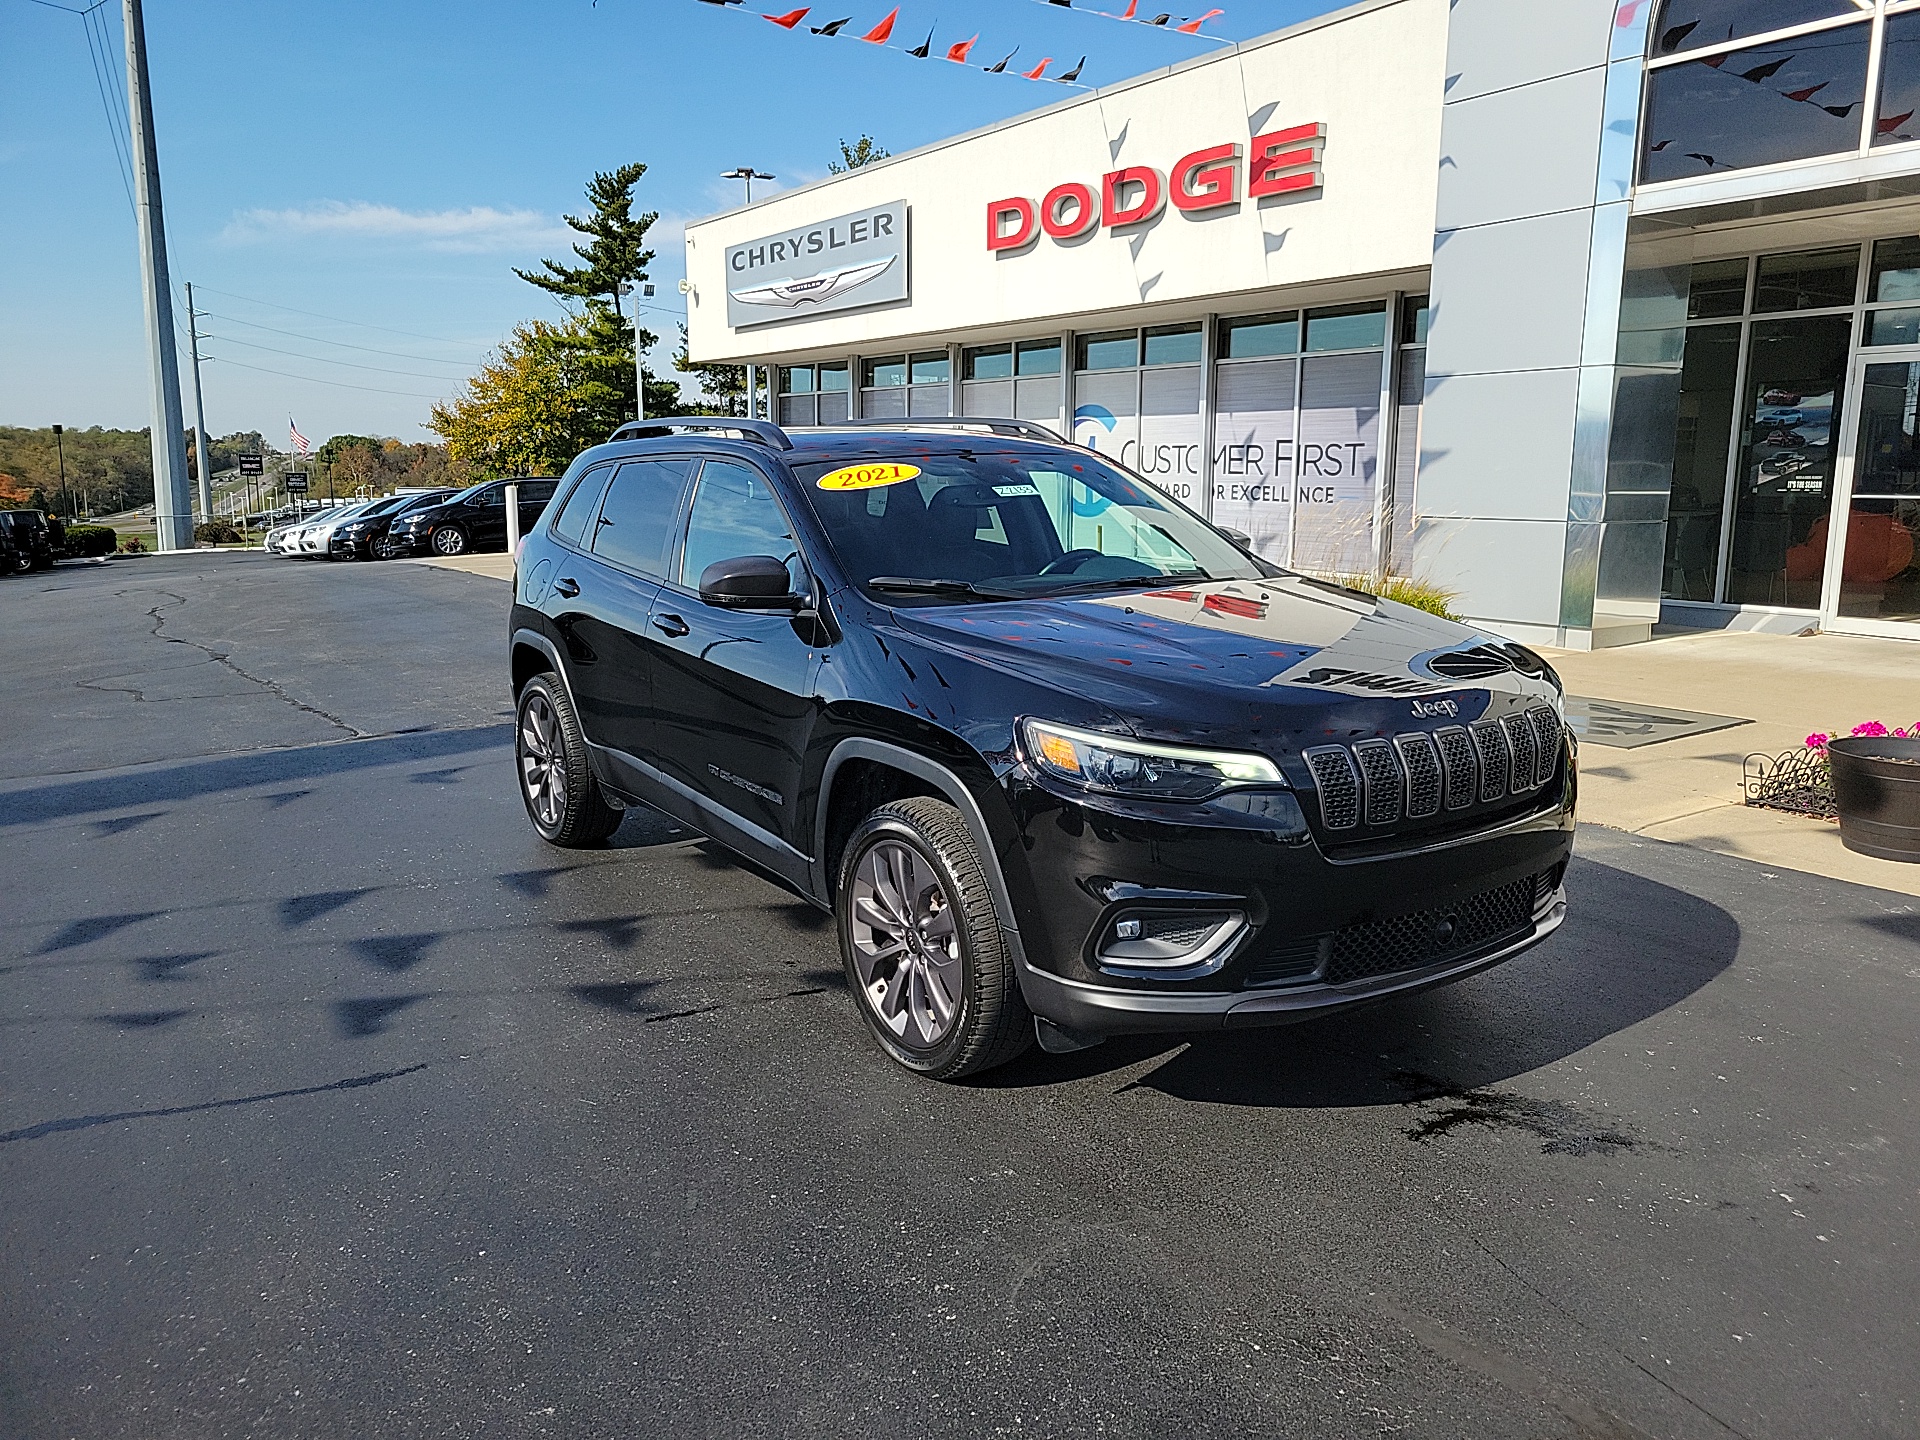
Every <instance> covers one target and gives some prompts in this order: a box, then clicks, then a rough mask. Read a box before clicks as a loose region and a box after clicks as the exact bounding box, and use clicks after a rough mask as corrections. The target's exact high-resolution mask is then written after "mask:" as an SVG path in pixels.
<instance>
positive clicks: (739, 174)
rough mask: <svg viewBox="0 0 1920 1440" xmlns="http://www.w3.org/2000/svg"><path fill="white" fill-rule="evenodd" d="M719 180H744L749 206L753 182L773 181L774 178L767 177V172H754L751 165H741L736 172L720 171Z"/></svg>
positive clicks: (751, 201)
mask: <svg viewBox="0 0 1920 1440" xmlns="http://www.w3.org/2000/svg"><path fill="white" fill-rule="evenodd" d="M720 178H721V179H722V180H744V181H746V183H747V204H749V205H751V204H752V203H753V182H754V181H756V180H772V179H774V178H775V177H774V176H772V175H769V174H767V172H766V171H764V170H756V169H754V168H753V167H752V166H751V165H742V166H740V167H739V168H738V169H737V170H723V171H721V172H720Z"/></svg>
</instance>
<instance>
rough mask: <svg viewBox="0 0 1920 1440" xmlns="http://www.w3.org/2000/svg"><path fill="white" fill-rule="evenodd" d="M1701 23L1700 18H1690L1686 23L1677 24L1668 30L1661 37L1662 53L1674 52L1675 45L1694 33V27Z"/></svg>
mask: <svg viewBox="0 0 1920 1440" xmlns="http://www.w3.org/2000/svg"><path fill="white" fill-rule="evenodd" d="M1699 23H1700V22H1699V21H1698V20H1689V21H1688V22H1687V23H1686V24H1684V25H1676V26H1674V27H1673V28H1672V29H1671V30H1669V31H1667V33H1666V34H1664V35H1662V36H1661V37H1660V53H1661V54H1662V55H1666V54H1670V53H1672V50H1673V47H1674V46H1676V45H1678V44H1679V43H1680V42H1681V41H1682V40H1684V39H1686V38H1687V36H1689V35H1691V34H1692V33H1693V27H1694V26H1696V25H1698V24H1699Z"/></svg>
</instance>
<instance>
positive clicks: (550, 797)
mask: <svg viewBox="0 0 1920 1440" xmlns="http://www.w3.org/2000/svg"><path fill="white" fill-rule="evenodd" d="M519 749H520V786H521V788H522V789H523V790H525V791H526V795H527V808H528V809H530V810H531V811H533V813H534V817H535V818H536V819H538V820H539V822H540V824H541V825H542V826H543V827H544V828H545V829H548V830H557V829H558V828H559V826H560V821H561V818H562V817H563V816H564V815H565V814H566V813H567V764H566V757H565V755H564V754H563V753H562V751H561V745H560V718H559V716H557V715H555V714H554V713H553V706H552V705H550V704H549V703H548V702H547V697H546V696H544V695H541V694H538V693H535V694H532V695H529V696H528V697H527V701H526V704H524V705H522V706H521V707H520V746H519Z"/></svg>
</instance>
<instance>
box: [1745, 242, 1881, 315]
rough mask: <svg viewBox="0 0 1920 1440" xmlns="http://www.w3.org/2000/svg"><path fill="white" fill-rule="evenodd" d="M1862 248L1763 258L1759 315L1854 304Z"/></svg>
mask: <svg viewBox="0 0 1920 1440" xmlns="http://www.w3.org/2000/svg"><path fill="white" fill-rule="evenodd" d="M1859 273H1860V247H1859V246H1857V245H1848V246H1846V247H1845V248H1843V249H1838V250H1798V251H1794V252H1791V253H1789V254H1786V255H1762V256H1761V257H1760V274H1759V276H1758V278H1756V279H1755V281H1754V286H1753V309H1754V313H1755V314H1762V313H1764V312H1766V311H1770V310H1826V309H1831V308H1832V307H1834V306H1837V305H1851V304H1853V280H1854V276H1856V275H1858V274H1859Z"/></svg>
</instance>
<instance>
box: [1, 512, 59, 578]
mask: <svg viewBox="0 0 1920 1440" xmlns="http://www.w3.org/2000/svg"><path fill="white" fill-rule="evenodd" d="M0 529H5V530H6V532H7V538H8V539H10V540H11V541H12V542H13V547H12V548H13V555H12V557H11V563H12V565H13V568H14V569H15V570H17V571H23V572H24V571H27V570H51V569H52V568H53V552H54V539H53V527H52V526H51V525H50V524H48V523H47V517H46V515H45V514H44V513H42V512H41V511H39V510H0Z"/></svg>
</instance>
